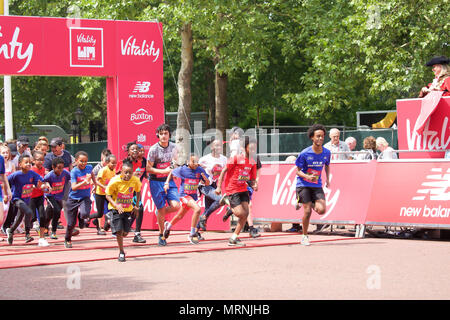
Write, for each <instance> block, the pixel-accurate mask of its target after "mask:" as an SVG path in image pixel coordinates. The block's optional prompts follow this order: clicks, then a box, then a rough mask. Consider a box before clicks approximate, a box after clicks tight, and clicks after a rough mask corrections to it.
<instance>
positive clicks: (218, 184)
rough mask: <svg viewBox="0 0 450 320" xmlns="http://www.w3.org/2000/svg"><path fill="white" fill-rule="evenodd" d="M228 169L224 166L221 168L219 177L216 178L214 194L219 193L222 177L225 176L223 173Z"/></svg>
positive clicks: (220, 191)
mask: <svg viewBox="0 0 450 320" xmlns="http://www.w3.org/2000/svg"><path fill="white" fill-rule="evenodd" d="M227 171H228V167H224V168H223V169H222V171H221V172H220V176H219V179H217V188H216V191H215V192H216V194H221V193H222V182H223V177H224V176H225V173H226V172H227Z"/></svg>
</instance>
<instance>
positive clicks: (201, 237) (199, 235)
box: [197, 231, 205, 241]
mask: <svg viewBox="0 0 450 320" xmlns="http://www.w3.org/2000/svg"><path fill="white" fill-rule="evenodd" d="M197 238H198V240H199V241H203V240H205V238H203V236H202V234H201V233H200V232H198V231H197Z"/></svg>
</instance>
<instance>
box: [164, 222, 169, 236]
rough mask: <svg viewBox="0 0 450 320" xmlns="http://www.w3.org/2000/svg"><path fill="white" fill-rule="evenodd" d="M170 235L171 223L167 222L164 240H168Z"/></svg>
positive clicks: (165, 223)
mask: <svg viewBox="0 0 450 320" xmlns="http://www.w3.org/2000/svg"><path fill="white" fill-rule="evenodd" d="M169 235H170V229H169V221H166V222H164V232H163V237H164V239H168V238H169Z"/></svg>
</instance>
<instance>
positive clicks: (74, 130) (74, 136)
mask: <svg viewBox="0 0 450 320" xmlns="http://www.w3.org/2000/svg"><path fill="white" fill-rule="evenodd" d="M77 128H78V122H77V120H72V123H71V124H70V129H72V142H71V143H75V142H76V141H77Z"/></svg>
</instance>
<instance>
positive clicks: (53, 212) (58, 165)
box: [44, 157, 70, 239]
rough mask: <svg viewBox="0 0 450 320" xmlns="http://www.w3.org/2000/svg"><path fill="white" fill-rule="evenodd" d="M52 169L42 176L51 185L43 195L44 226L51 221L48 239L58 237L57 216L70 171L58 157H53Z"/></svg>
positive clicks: (47, 226)
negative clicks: (44, 199) (45, 205)
mask: <svg viewBox="0 0 450 320" xmlns="http://www.w3.org/2000/svg"><path fill="white" fill-rule="evenodd" d="M52 168H53V170H52V171H50V172H49V173H47V174H46V175H45V177H44V182H48V183H49V184H50V186H51V192H50V191H49V192H46V193H45V194H44V197H45V198H46V200H47V207H46V208H45V217H46V222H47V223H46V228H49V225H50V220H51V222H52V227H51V229H52V230H51V235H50V239H58V237H57V236H56V230H57V229H58V222H59V218H60V217H61V209H62V208H63V203H62V201H63V199H64V194H65V190H66V188H68V184H67V181H70V173H69V172H68V171H67V170H65V169H64V159H62V158H60V157H56V158H53V160H52Z"/></svg>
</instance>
